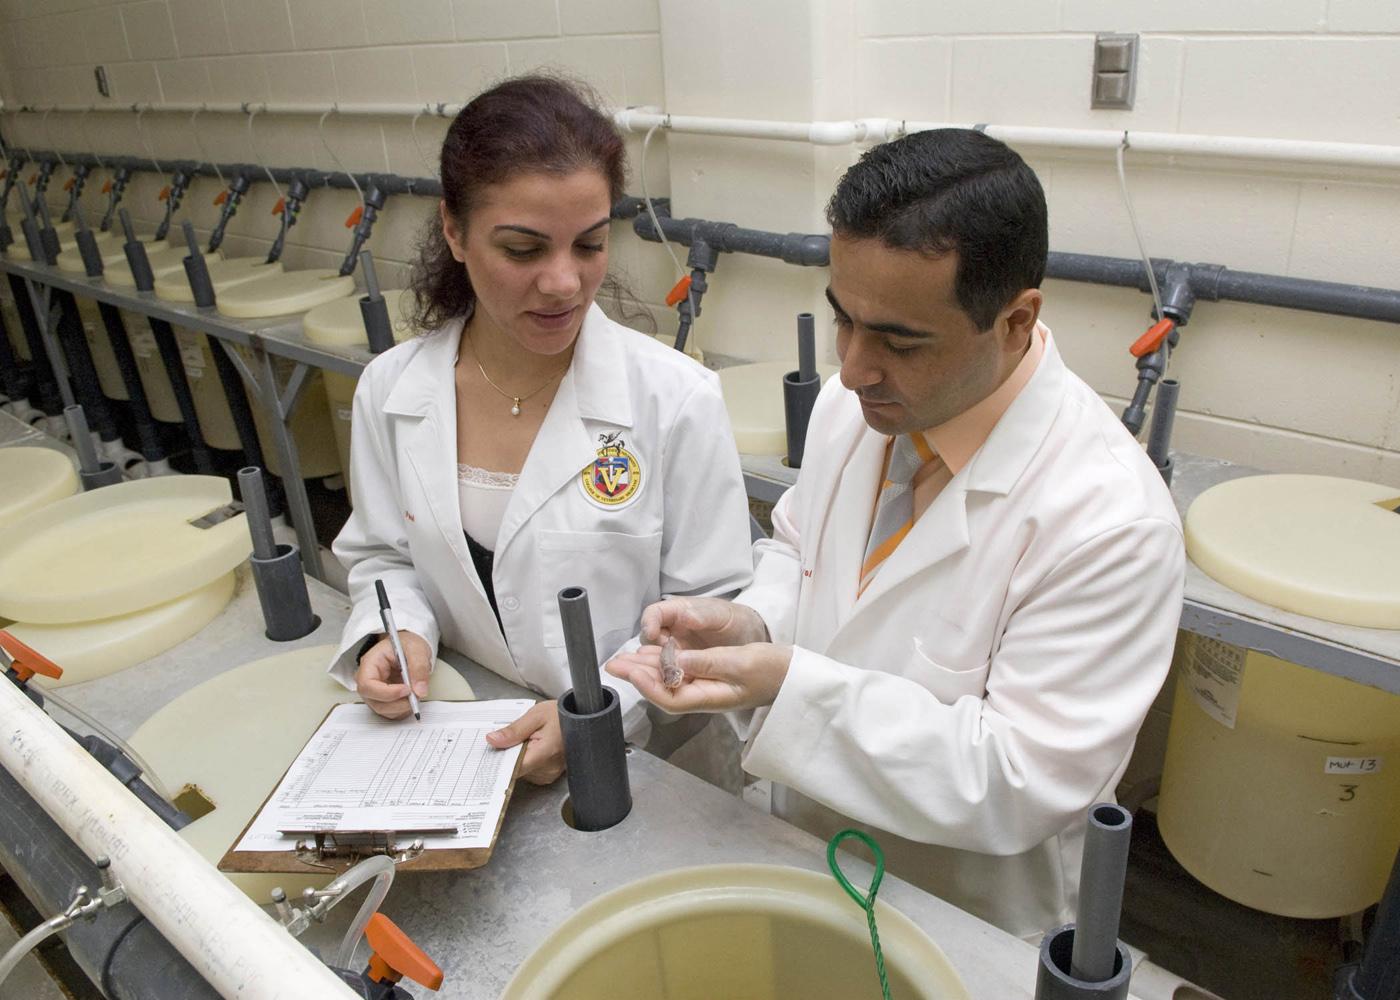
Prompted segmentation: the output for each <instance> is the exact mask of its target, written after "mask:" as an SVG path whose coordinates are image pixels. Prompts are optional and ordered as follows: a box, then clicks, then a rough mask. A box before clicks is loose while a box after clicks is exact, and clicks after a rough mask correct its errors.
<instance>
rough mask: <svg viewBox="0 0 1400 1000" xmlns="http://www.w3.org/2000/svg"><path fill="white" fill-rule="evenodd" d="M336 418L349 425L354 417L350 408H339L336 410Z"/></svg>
mask: <svg viewBox="0 0 1400 1000" xmlns="http://www.w3.org/2000/svg"><path fill="white" fill-rule="evenodd" d="M335 416H336V419H337V420H344V421H345V422H346V423H347V424H348V423H349V422H350V417H351V416H352V414H351V413H350V407H348V406H337V407H336V408H335Z"/></svg>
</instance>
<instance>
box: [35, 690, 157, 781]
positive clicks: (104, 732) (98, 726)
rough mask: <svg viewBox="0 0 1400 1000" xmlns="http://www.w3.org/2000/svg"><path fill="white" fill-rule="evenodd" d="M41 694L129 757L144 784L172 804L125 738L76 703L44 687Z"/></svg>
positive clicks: (154, 774) (153, 773)
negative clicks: (137, 768) (139, 771)
mask: <svg viewBox="0 0 1400 1000" xmlns="http://www.w3.org/2000/svg"><path fill="white" fill-rule="evenodd" d="M43 695H44V700H45V701H51V702H53V703H54V704H55V705H57V706H58V707H59V708H61V709H63V711H65V712H67V713H68V714H69V715H70V716H71V717H72V718H74V719H77V720H78V721H79V722H81V723H82V724H83V725H85V726H87V727H88V728H89V729H91V730H92V731H93V732H95V733H96V734H97V735H98V736H101V737H102V738H103V739H104V740H106V741H107V742H108V743H110V744H112V746H114V747H116V748H117V749H118V750H120V751H121V752H122V753H124V754H126V755H127V756H128V757H130V758H131V760H132V761H133V762H134V763H135V764H136V766H137V767H139V768H140V769H141V777H142V778H143V779H144V780H145V782H146V784H148V785H150V786H151V788H152V789H153V790H154V791H155V793H156V794H157V795H159V796H160V797H161V798H163V799H164V800H165V801H166V802H169V803H171V804H172V805H173V804H174V800H173V799H172V798H171V797H170V791H169V789H167V788H166V787H165V785H164V784H163V783H162V782H161V780H160V777H159V776H158V775H157V774H156V772H155V771H153V770H151V765H150V764H147V763H146V761H145V760H144V759H143V758H142V757H141V755H140V754H139V753H137V752H136V751H135V750H133V749H132V748H131V744H129V743H127V742H126V740H124V739H122V738H121V737H120V736H118V735H117V734H116V733H114V732H112V730H110V729H108V728H107V727H106V726H104V725H103V724H102V723H100V722H98V721H97V720H96V719H94V718H93V717H92V716H90V715H88V714H87V713H86V712H84V711H83V710H82V709H81V708H79V707H78V706H77V705H74V704H73V703H72V702H70V701H67V700H66V699H64V698H61V697H59V696H58V695H56V694H54V692H53V691H51V690H49V689H47V688H45V689H44V690H43Z"/></svg>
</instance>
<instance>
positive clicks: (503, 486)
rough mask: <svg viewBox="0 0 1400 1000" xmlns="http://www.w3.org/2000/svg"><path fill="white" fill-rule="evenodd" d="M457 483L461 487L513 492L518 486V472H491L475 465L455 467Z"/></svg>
mask: <svg viewBox="0 0 1400 1000" xmlns="http://www.w3.org/2000/svg"><path fill="white" fill-rule="evenodd" d="M457 482H459V483H461V484H462V485H463V486H480V487H482V488H484V489H488V490H513V489H515V487H516V486H518V485H519V484H520V473H518V472H493V471H492V470H491V469H480V468H477V467H476V466H475V465H462V464H461V463H458V465H457Z"/></svg>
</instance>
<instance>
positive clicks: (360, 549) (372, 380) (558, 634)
mask: <svg viewBox="0 0 1400 1000" xmlns="http://www.w3.org/2000/svg"><path fill="white" fill-rule="evenodd" d="M461 334H462V321H461V320H457V321H455V322H452V323H450V324H448V325H446V326H445V327H444V328H443V329H441V330H439V331H437V332H435V333H433V334H430V335H428V336H426V337H418V338H415V339H413V340H411V341H408V342H406V343H403V344H400V345H398V346H396V347H394V348H393V349H391V350H389V351H386V352H385V353H384V354H382V355H380V356H379V357H378V358H376V359H375V360H374V361H373V362H372V363H371V364H370V365H369V366H368V367H367V368H366V369H365V372H364V374H363V375H362V376H361V378H360V384H359V387H358V388H357V389H356V391H355V403H354V411H353V417H352V424H351V429H352V437H351V451H350V477H351V483H352V492H353V494H354V497H355V507H354V510H353V512H352V513H351V516H350V520H349V521H348V522H347V523H346V525H345V528H344V529H343V530H342V531H341V533H340V536H339V537H338V538H337V539H336V541H335V554H336V555H337V556H338V557H339V558H340V560H341V562H342V563H344V564H345V565H346V566H347V567H349V580H350V599H351V601H352V602H353V605H354V606H353V608H352V610H351V613H350V620H349V622H348V623H347V624H346V626H345V631H344V633H343V636H342V638H341V643H340V648H339V650H338V651H337V652H336V656H335V659H334V661H333V662H332V664H331V667H330V671H331V673H332V674H333V675H334V676H335V677H336V678H337V679H338V680H340V681H341V682H342V683H343V684H345V685H346V686H347V687H349V686H353V683H354V681H353V677H354V672H355V666H356V665H355V654H356V652H357V651H358V648H359V646H360V645H361V643H362V642H363V641H364V639H365V638H366V637H367V636H369V635H371V634H373V633H376V632H380V631H382V627H381V625H380V620H379V605H378V602H377V601H376V599H375V592H374V580H375V578H376V577H378V578H381V579H383V580H384V584H385V587H386V589H387V591H388V594H389V601H390V604H391V605H392V606H393V609H394V619H395V623H396V624H397V625H398V627H399V628H401V629H407V630H409V631H411V632H415V633H417V634H418V635H421V636H422V637H423V638H424V639H426V640H427V641H428V644H429V645H430V646H432V647H433V648H437V646H438V644H439V642H441V643H442V644H444V645H446V646H448V647H451V648H452V649H455V650H457V651H459V652H461V653H463V654H465V655H466V656H468V657H470V658H471V659H473V660H475V661H476V662H477V663H480V664H481V665H482V666H485V667H486V668H488V669H489V670H493V671H495V672H496V673H497V674H500V675H501V676H502V677H505V678H506V679H508V680H511V681H514V682H515V683H517V684H522V685H524V686H526V687H529V688H531V689H533V690H535V691H538V692H540V693H541V694H543V695H546V696H548V697H557V696H558V695H560V694H562V693H563V692H564V691H565V690H567V689H568V688H569V687H571V686H572V685H571V684H570V681H569V669H568V660H567V657H566V655H565V652H564V636H563V630H562V627H561V624H560V619H559V607H558V603H557V597H558V593H559V591H560V590H561V589H563V588H564V587H570V586H581V587H585V588H587V590H588V599H589V604H590V607H591V610H592V617H593V628H594V633H595V635H596V638H597V651H598V659H599V663H600V664H603V663H606V662H607V660H608V659H609V658H611V656H612V654H613V653H615V652H616V651H617V650H618V649H619V648H621V647H622V646H623V645H624V644H625V643H627V642H628V640H629V639H632V638H633V637H634V636H635V635H636V633H637V631H638V629H639V626H640V620H641V613H642V610H643V609H644V608H645V607H646V606H647V605H648V604H650V603H652V602H653V601H656V600H658V599H659V598H660V596H661V595H662V594H663V593H664V594H695V595H727V594H732V593H735V592H736V591H738V590H739V589H741V588H742V587H744V586H745V585H746V584H747V583H748V582H749V581H750V579H751V574H752V569H753V561H752V555H751V552H750V548H749V529H748V501H747V497H746V495H745V492H744V485H743V474H742V472H741V471H740V468H739V456H738V453H737V452H736V450H735V447H734V439H733V436H732V433H731V431H730V429H729V419H728V416H727V414H726V411H725V408H724V401H723V398H722V397H721V395H720V389H719V380H718V379H717V378H716V377H715V375H714V373H712V372H709V371H706V370H705V369H704V368H703V367H701V366H700V365H698V364H696V363H695V362H694V361H693V360H691V359H690V358H687V357H685V356H683V355H682V354H680V353H679V352H677V351H675V350H672V349H670V348H668V347H665V346H663V345H662V344H660V343H658V342H657V341H655V340H653V339H652V338H650V337H647V336H645V335H643V334H640V333H638V332H636V331H635V330H629V329H627V328H626V327H623V326H621V325H619V324H617V323H614V322H613V321H612V320H610V319H608V317H607V316H606V315H604V313H603V311H602V310H601V309H600V308H598V306H597V305H593V306H591V307H590V308H589V310H588V313H587V315H586V316H585V318H584V321H583V328H582V330H581V331H580V333H579V338H578V343H577V346H576V347H575V349H574V357H573V362H572V364H571V365H570V367H569V370H568V372H567V373H566V374H565V376H564V379H563V381H562V382H561V383H560V386H559V391H558V393H557V394H556V395H555V397H554V401H553V403H552V404H551V405H550V408H549V412H548V414H547V415H546V416H545V419H544V423H543V425H542V426H541V427H540V431H539V434H538V436H537V437H536V438H535V442H534V445H533V446H532V447H531V449H530V453H529V456H528V457H527V458H526V460H525V465H524V468H523V469H522V470H521V474H520V481H519V485H518V486H517V487H516V489H515V492H514V495H513V496H512V497H511V500H510V504H509V506H508V507H507V509H506V512H505V517H504V520H503V521H502V524H501V530H500V534H499V536H498V537H497V538H496V539H495V540H494V542H495V544H494V546H492V540H491V539H477V541H479V542H481V543H482V544H483V545H486V546H487V547H488V548H490V547H494V550H495V554H496V555H495V564H494V567H493V572H492V582H493V585H494V587H495V593H496V600H497V605H498V607H499V609H500V613H501V622H502V625H503V626H504V629H505V636H504V637H502V634H501V629H500V627H498V626H497V623H496V619H495V616H494V615H493V614H492V612H491V606H490V604H488V603H487V600H486V592H485V590H484V589H483V587H482V585H481V582H480V580H479V578H478V576H477V573H476V570H475V568H474V566H473V565H472V561H471V556H470V554H469V552H468V549H467V544H466V537H465V534H464V533H463V530H462V522H461V513H460V508H459V506H458V491H457V474H456V469H457V430H456V427H457V408H456V392H455V386H454V381H453V365H454V362H455V360H456V356H457V346H458V343H459V342H460V340H461ZM500 402H501V403H502V405H508V401H507V400H505V399H504V398H503V399H501V400H500ZM604 435H620V443H622V444H624V445H625V447H626V450H627V451H628V452H630V453H631V454H632V455H633V456H635V458H636V460H637V464H638V465H639V466H640V474H641V486H640V489H639V490H638V491H637V492H636V494H635V495H634V496H633V497H632V499H631V500H630V502H628V503H626V504H625V505H622V506H620V507H617V508H607V507H605V506H603V505H602V504H600V503H599V502H596V501H595V500H592V499H590V498H589V496H588V495H587V494H586V493H585V490H584V488H583V485H582V482H581V480H582V475H583V471H584V469H585V468H588V467H591V466H592V464H593V462H594V461H595V460H596V459H597V458H598V451H599V448H600V447H601V437H602V436H604ZM604 682H605V683H606V684H609V685H611V686H612V687H613V688H614V689H616V690H617V692H618V694H619V696H620V698H621V701H622V708H623V722H624V728H625V729H626V731H627V733H628V735H629V737H631V738H634V739H637V740H642V739H644V738H645V733H646V732H647V722H646V713H645V704H644V703H643V702H642V699H641V696H640V695H639V694H638V693H637V691H636V689H635V688H633V687H632V686H631V685H630V684H627V683H626V682H624V681H620V680H618V679H616V678H613V677H612V676H610V675H608V676H605V677H604Z"/></svg>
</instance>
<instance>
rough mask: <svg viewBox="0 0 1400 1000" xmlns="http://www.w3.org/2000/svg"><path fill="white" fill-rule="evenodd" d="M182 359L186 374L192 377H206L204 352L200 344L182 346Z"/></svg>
mask: <svg viewBox="0 0 1400 1000" xmlns="http://www.w3.org/2000/svg"><path fill="white" fill-rule="evenodd" d="M180 360H181V361H182V362H184V366H185V374H186V375H187V376H188V377H189V378H192V379H201V378H203V377H204V352H203V351H201V350H200V349H199V345H198V344H193V345H188V346H185V347H182V348H180Z"/></svg>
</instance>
